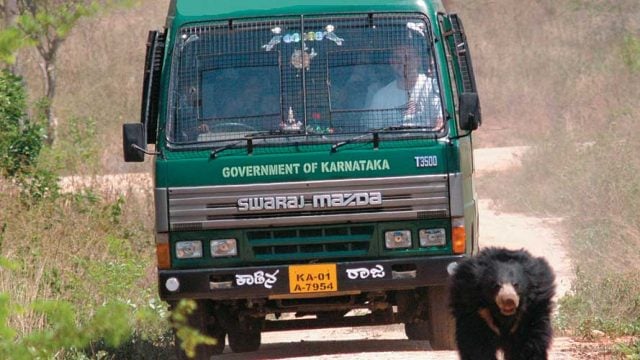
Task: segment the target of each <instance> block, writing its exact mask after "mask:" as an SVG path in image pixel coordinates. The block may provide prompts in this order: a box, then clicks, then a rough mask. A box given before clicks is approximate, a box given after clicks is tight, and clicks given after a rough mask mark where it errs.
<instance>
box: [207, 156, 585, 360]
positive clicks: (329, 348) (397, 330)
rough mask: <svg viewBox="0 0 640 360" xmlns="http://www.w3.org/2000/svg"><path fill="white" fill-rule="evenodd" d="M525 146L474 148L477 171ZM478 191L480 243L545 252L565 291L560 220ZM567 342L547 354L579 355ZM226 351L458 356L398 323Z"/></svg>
mask: <svg viewBox="0 0 640 360" xmlns="http://www.w3.org/2000/svg"><path fill="white" fill-rule="evenodd" d="M524 151H526V148H523V147H515V148H499V149H480V150H476V153H475V156H476V168H477V169H478V174H477V175H478V176H482V174H484V173H486V172H487V171H502V170H505V169H508V168H509V167H512V166H518V164H519V161H518V159H519V156H520V155H521V154H522V153H523V152H524ZM479 195H480V204H479V207H480V244H481V246H492V245H495V246H505V247H509V248H513V249H520V248H525V249H527V250H529V251H530V252H532V253H533V254H534V255H536V256H544V257H546V258H547V260H548V261H549V262H550V264H551V266H552V267H553V268H554V269H555V271H556V276H557V284H558V294H559V295H562V294H564V293H566V292H567V291H568V290H569V286H570V283H571V279H572V269H571V265H570V262H569V259H568V257H567V255H566V252H565V251H564V248H563V242H562V238H561V236H560V235H561V234H560V233H558V232H557V230H556V229H557V228H558V224H559V222H560V221H561V219H540V218H534V217H529V216H526V215H523V214H506V213H501V212H500V211H499V210H497V209H494V208H493V206H492V202H491V200H489V199H483V198H482V194H479ZM571 347H572V343H571V341H570V340H569V339H566V338H557V339H555V341H554V345H553V350H552V353H551V355H550V359H552V360H564V359H578V358H577V357H575V356H574V355H571ZM225 351H226V352H225V353H224V354H223V355H222V356H220V357H218V359H220V360H231V359H245V360H251V359H256V360H257V359H299V360H301V359H325V360H326V359H349V360H369V359H372V358H373V359H389V360H394V359H397V360H407V359H421V360H455V359H458V357H457V355H456V353H455V352H453V351H431V348H430V346H429V343H428V342H427V341H409V340H406V337H405V334H404V328H403V326H402V325H392V326H377V327H363V328H344V329H324V330H309V331H287V332H277V333H265V334H263V345H262V347H261V348H260V350H259V351H257V352H254V353H249V354H233V353H230V352H229V349H228V347H227V349H226V350H225Z"/></svg>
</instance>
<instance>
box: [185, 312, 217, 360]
mask: <svg viewBox="0 0 640 360" xmlns="http://www.w3.org/2000/svg"><path fill="white" fill-rule="evenodd" d="M207 305H208V304H207V303H205V302H203V301H199V302H198V307H197V308H196V310H195V311H194V312H193V313H191V314H190V315H189V326H191V327H193V328H194V329H196V330H198V332H200V333H201V334H202V335H206V336H209V337H212V338H214V339H216V341H217V342H216V344H215V345H198V347H196V356H195V358H194V359H196V360H209V359H210V358H211V357H212V356H214V355H220V354H222V352H223V351H224V338H225V336H226V332H225V331H224V329H222V328H221V327H220V326H219V324H218V323H217V322H214V321H213V320H214V319H213V317H212V316H211V314H210V313H209V311H208V309H207ZM174 339H175V344H176V345H175V346H176V355H177V357H178V359H180V360H186V359H189V358H188V357H187V355H186V354H185V352H184V351H183V350H182V348H181V347H180V343H181V341H180V339H179V338H178V337H177V336H175V332H174Z"/></svg>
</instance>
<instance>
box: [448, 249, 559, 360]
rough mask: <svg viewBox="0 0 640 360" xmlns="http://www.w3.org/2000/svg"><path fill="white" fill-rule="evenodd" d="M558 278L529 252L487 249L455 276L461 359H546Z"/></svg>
mask: <svg viewBox="0 0 640 360" xmlns="http://www.w3.org/2000/svg"><path fill="white" fill-rule="evenodd" d="M554 281H555V275H554V273H553V270H552V269H551V267H550V266H549V264H548V263H547V261H546V260H545V259H543V258H538V257H533V256H532V255H531V254H530V253H529V252H527V251H525V250H508V249H503V248H487V249H484V250H482V251H481V252H480V253H479V254H478V255H477V256H474V257H471V258H469V259H466V260H464V261H462V262H461V263H460V264H458V266H457V267H456V269H455V271H454V273H453V275H452V277H451V287H450V289H451V293H450V301H451V309H452V312H453V316H454V318H455V322H456V342H457V344H458V351H459V353H460V358H461V360H496V352H497V350H498V349H501V350H502V351H503V353H504V358H505V360H546V359H547V352H548V349H549V346H550V345H551V340H552V337H553V333H552V327H551V312H552V310H553V301H552V298H553V296H554V294H555V283H554Z"/></svg>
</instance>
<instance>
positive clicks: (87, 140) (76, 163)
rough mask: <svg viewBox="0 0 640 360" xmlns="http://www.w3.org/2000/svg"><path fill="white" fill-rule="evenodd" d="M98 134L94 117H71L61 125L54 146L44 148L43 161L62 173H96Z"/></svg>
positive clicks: (98, 148) (97, 164)
mask: <svg viewBox="0 0 640 360" xmlns="http://www.w3.org/2000/svg"><path fill="white" fill-rule="evenodd" d="M97 135H98V134H97V130H96V121H95V120H94V119H93V118H81V117H75V116H74V117H71V118H70V119H69V120H68V121H67V122H65V123H64V124H62V125H61V126H60V129H59V136H58V141H57V142H56V143H55V144H54V145H53V147H51V148H46V149H44V151H43V154H42V157H41V161H42V162H43V163H44V164H46V166H48V167H49V168H50V169H51V170H53V171H56V172H59V173H62V174H94V173H96V172H98V170H99V169H98V166H99V161H98V160H99V150H100V147H99V146H98V137H97ZM44 164H43V165H44Z"/></svg>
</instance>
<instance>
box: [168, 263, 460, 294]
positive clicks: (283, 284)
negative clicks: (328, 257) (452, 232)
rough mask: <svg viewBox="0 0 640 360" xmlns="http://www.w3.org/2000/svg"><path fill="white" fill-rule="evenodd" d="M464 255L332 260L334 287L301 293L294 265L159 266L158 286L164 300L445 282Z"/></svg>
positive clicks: (400, 287) (397, 287)
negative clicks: (186, 268)
mask: <svg viewBox="0 0 640 360" xmlns="http://www.w3.org/2000/svg"><path fill="white" fill-rule="evenodd" d="M463 259H464V256H437V257H412V258H401V259H385V260H367V261H349V262H337V263H331V265H333V264H335V269H336V276H337V282H335V284H336V285H337V286H336V287H335V288H332V289H331V291H322V289H313V288H311V289H308V290H310V291H309V292H304V293H302V294H301V293H298V292H295V291H294V289H293V285H292V283H293V282H292V279H290V278H289V277H290V274H291V276H292V277H293V276H294V275H293V273H292V272H291V271H290V267H291V266H290V265H277V266H253V267H242V268H207V269H189V270H160V271H159V272H158V277H159V290H160V297H161V298H162V299H163V300H179V299H185V298H187V299H213V300H231V299H260V298H277V297H296V296H300V297H303V296H304V297H309V296H311V297H313V296H314V295H317V296H327V295H329V296H330V295H331V294H332V293H335V294H336V295H340V294H343V293H349V292H356V291H357V292H366V291H387V290H403V289H412V288H418V287H424V286H433V285H444V284H446V283H447V281H448V278H449V272H448V270H451V269H452V266H455V264H457V263H458V262H460V261H461V260H463ZM312 265H313V264H312ZM296 276H298V275H296ZM318 277H319V276H318ZM323 280H324V279H323ZM314 290H315V291H314Z"/></svg>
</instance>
